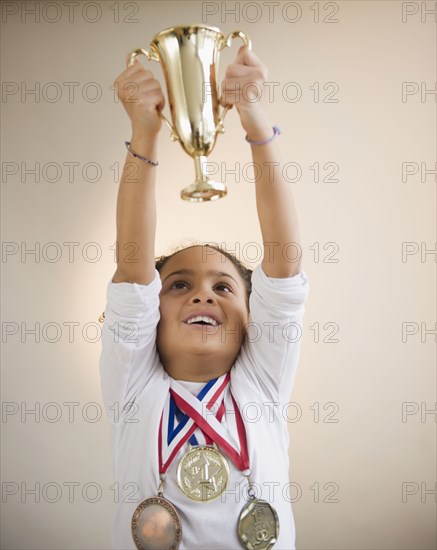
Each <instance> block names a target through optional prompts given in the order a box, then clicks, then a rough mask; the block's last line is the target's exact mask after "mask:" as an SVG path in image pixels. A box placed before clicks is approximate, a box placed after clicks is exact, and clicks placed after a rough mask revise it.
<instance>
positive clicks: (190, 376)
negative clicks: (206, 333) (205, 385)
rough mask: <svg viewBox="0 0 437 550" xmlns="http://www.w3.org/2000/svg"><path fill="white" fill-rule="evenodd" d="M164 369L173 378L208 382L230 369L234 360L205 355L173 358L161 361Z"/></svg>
mask: <svg viewBox="0 0 437 550" xmlns="http://www.w3.org/2000/svg"><path fill="white" fill-rule="evenodd" d="M162 364H163V366H164V370H165V371H166V372H167V374H168V375H169V376H171V377H172V378H174V379H175V380H186V381H187V382H209V381H210V380H213V379H214V378H219V377H220V376H222V374H225V373H226V372H228V371H230V370H231V368H232V365H233V364H234V360H232V361H230V362H223V359H219V360H216V361H214V360H211V355H210V354H208V356H207V357H204V358H202V357H193V358H184V357H179V358H174V360H167V361H165V362H164V361H163V362H162Z"/></svg>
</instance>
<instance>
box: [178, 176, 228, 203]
mask: <svg viewBox="0 0 437 550" xmlns="http://www.w3.org/2000/svg"><path fill="white" fill-rule="evenodd" d="M226 192H227V191H226V187H225V185H224V184H223V183H220V182H219V181H211V180H208V181H200V182H196V183H193V184H192V185H189V186H188V187H185V189H182V191H181V199H183V200H184V201H189V202H206V201H214V200H217V199H220V198H221V197H224V196H225V195H226Z"/></svg>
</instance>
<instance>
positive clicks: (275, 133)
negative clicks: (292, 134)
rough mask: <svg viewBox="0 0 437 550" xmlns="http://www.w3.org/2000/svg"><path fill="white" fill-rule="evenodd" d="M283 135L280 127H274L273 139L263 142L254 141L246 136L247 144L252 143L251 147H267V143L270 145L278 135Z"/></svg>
mask: <svg viewBox="0 0 437 550" xmlns="http://www.w3.org/2000/svg"><path fill="white" fill-rule="evenodd" d="M280 133H281V130H280V128H279V127H278V126H273V135H272V137H269V138H267V139H264V140H262V141H252V140H250V139H249V138H248V137H247V136H246V141H247V143H250V144H251V145H265V144H266V143H270V142H271V141H273V140H274V139H275V137H276V136H277V135H279V134H280Z"/></svg>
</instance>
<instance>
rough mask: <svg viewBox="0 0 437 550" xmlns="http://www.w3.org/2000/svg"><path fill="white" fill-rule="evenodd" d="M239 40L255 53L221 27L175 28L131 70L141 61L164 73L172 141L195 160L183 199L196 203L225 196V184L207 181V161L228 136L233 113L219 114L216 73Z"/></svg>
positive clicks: (155, 40)
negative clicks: (221, 59) (219, 141)
mask: <svg viewBox="0 0 437 550" xmlns="http://www.w3.org/2000/svg"><path fill="white" fill-rule="evenodd" d="M235 37H240V38H241V39H242V40H243V42H244V44H245V45H246V46H248V47H249V48H251V41H250V39H249V38H248V37H247V35H246V34H245V33H244V32H242V31H233V32H231V33H230V34H228V35H227V36H225V35H224V34H223V33H222V32H221V31H220V29H218V28H216V27H207V26H204V25H186V26H179V27H171V28H169V29H165V30H163V31H161V32H160V33H158V34H157V35H156V36H155V37H154V38H153V39H152V42H151V44H150V48H149V50H143V49H137V50H134V51H133V52H131V54H130V58H129V66H131V65H132V64H133V63H134V60H135V58H136V56H137V55H140V54H144V55H145V56H146V57H147V59H149V60H153V61H158V62H160V63H161V65H162V68H163V70H164V76H165V81H166V86H167V95H168V100H169V104H170V112H171V118H172V121H173V124H172V123H171V122H170V121H169V120H167V118H166V117H165V116H164V115H163V114H162V113H160V115H161V117H162V119H163V120H164V122H165V123H166V124H167V126H168V127H169V128H170V130H171V139H172V140H173V141H176V140H178V141H179V142H180V144H181V145H182V147H183V149H184V151H185V152H186V153H188V154H189V155H190V156H191V157H193V159H194V166H195V170H196V177H195V180H194V183H193V184H191V185H189V186H188V187H186V188H185V189H183V190H182V191H181V198H182V199H184V200H187V201H192V202H202V201H210V200H215V199H219V198H220V197H224V196H225V195H226V187H225V185H224V184H223V183H221V182H217V181H212V180H210V179H209V178H208V175H207V163H206V157H207V156H208V155H209V154H210V153H211V151H212V150H213V148H214V145H215V141H216V139H217V134H218V133H219V132H220V133H223V132H224V128H223V120H224V118H225V115H226V113H227V111H228V109H229V106H226V107H224V109H223V111H222V113H221V114H220V113H219V106H220V104H219V97H218V90H217V80H216V79H217V71H218V62H219V54H220V51H221V50H222V49H223V48H225V47H226V46H230V45H231V43H232V39H233V38H235Z"/></svg>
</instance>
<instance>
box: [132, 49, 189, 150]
mask: <svg viewBox="0 0 437 550" xmlns="http://www.w3.org/2000/svg"><path fill="white" fill-rule="evenodd" d="M138 55H145V56H146V57H147V59H148V60H149V61H157V62H158V63H159V62H160V59H159V55H158V54H157V53H156V52H154V51H153V50H151V51H150V52H149V51H148V50H144V49H143V48H138V49H136V50H133V51H132V52H131V53H130V54H129V61H128V64H127V66H128V67H132V65H133V64H134V62H135V58H136V57H137V56H138ZM158 112H159V116H160V117H161V118H162V120H163V121H164V122H165V123H166V124H167V126H168V128H169V130H170V132H171V136H170V137H171V140H172V141H177V140H178V139H179V137H178V135H177V133H176V130H175V129H174V128H173V125H172V123H171V122H170V121H169V120H168V119H167V117H166V116H165V115H164V114H163V113H162V112H161V111H158Z"/></svg>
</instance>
